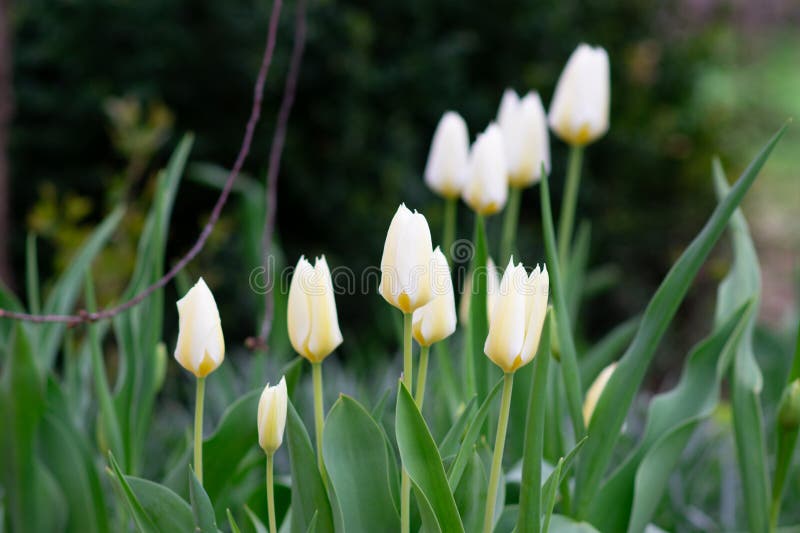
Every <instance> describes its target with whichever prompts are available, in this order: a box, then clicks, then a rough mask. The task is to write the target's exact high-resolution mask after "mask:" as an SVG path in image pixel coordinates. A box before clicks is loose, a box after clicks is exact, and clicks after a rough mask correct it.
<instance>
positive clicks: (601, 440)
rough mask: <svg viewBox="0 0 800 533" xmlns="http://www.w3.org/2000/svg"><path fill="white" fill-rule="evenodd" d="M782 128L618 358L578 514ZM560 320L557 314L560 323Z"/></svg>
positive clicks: (590, 446)
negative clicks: (665, 340) (690, 294)
mask: <svg viewBox="0 0 800 533" xmlns="http://www.w3.org/2000/svg"><path fill="white" fill-rule="evenodd" d="M784 131H785V127H784V128H782V129H781V130H780V131H779V132H778V133H777V134H775V136H774V137H773V138H772V139H771V140H770V142H769V143H767V145H766V146H765V147H764V148H763V149H762V151H761V153H760V154H759V155H758V156H757V157H756V158H755V160H753V162H752V163H751V164H750V166H749V167H748V168H747V169H746V170H745V172H744V173H743V174H742V177H741V178H740V179H739V181H738V182H737V184H736V185H735V186H734V187H733V189H731V191H730V193H729V194H728V195H726V196H725V198H724V199H723V200H722V201H721V202H720V203H719V205H717V208H716V209H715V210H714V213H713V214H712V215H711V217H710V218H709V220H708V222H707V223H706V225H705V226H704V227H703V229H702V230H701V231H700V233H699V234H698V235H697V237H696V238H695V239H694V241H692V243H691V244H690V245H689V247H688V248H687V249H686V250H685V251H684V253H683V254H682V255H681V257H680V258H679V259H678V261H677V262H676V263H675V265H673V267H672V269H671V270H670V271H669V273H668V274H667V276H666V278H664V281H663V282H662V283H661V286H660V287H659V288H658V290H657V291H656V293H655V295H654V296H653V299H652V300H651V301H650V303H649V304H648V306H647V309H646V310H645V312H644V315H643V316H642V322H641V324H640V326H639V330H638V331H637V332H636V336H635V337H634V339H633V342H632V343H631V345H630V347H628V350H627V351H626V352H625V355H623V356H622V358H621V359H620V361H619V363H618V365H617V368H616V370H615V371H614V374H613V375H612V376H611V379H610V380H609V382H608V384H607V385H606V388H605V389H604V391H603V393H602V395H601V396H600V399H599V401H598V404H597V407H596V408H595V411H594V414H593V415H592V419H591V423H590V427H589V435H590V438H589V440H588V441H587V443H586V446H585V450H584V453H583V454H582V456H581V460H580V461H579V462H578V471H577V478H576V501H577V506H578V507H577V509H578V516H585V514H586V512H587V511H588V508H589V505H590V504H591V502H592V500H593V499H594V497H595V495H596V493H597V490H598V488H599V487H600V483H601V481H602V478H603V474H604V473H605V472H606V469H607V467H608V463H609V461H610V460H611V455H612V452H613V450H614V445H615V444H616V442H617V438H618V437H619V434H620V429H621V428H622V424H623V422H624V421H625V416H626V414H627V412H628V408H629V407H630V405H631V402H632V401H633V398H634V396H635V395H636V391H637V390H638V389H639V386H640V385H641V383H642V380H643V379H644V375H645V373H646V371H647V367H648V366H649V363H650V360H651V359H652V357H653V355H654V354H655V351H656V348H657V347H658V344H659V342H660V341H661V337H662V336H663V335H664V332H665V331H666V329H667V327H668V326H669V323H670V322H671V321H672V318H673V317H674V316H675V313H676V312H677V310H678V307H679V306H680V303H681V301H682V300H683V297H684V296H685V295H686V292H687V291H688V290H689V286H690V285H691V283H692V280H693V279H694V277H695V275H696V274H697V272H698V271H699V269H700V267H701V266H702V264H703V263H704V262H705V260H706V258H707V257H708V254H709V253H710V252H711V249H712V247H713V246H714V244H716V242H717V240H718V239H719V237H720V236H721V235H722V232H723V231H724V229H725V226H726V224H727V222H728V219H729V218H730V216H731V215H732V214H733V212H734V210H735V209H736V207H737V206H738V205H739V203H740V202H741V201H742V198H744V195H745V193H746V192H747V190H748V189H749V187H750V185H752V183H753V181H754V180H755V178H756V176H757V174H758V171H759V170H760V169H761V167H762V166H763V165H764V163H765V162H766V160H767V157H768V156H769V154H770V152H771V151H772V149H773V148H774V146H775V144H776V143H777V142H778V140H779V139H780V138H781V137H782V136H783V133H784ZM545 181H546V180H543V183H545ZM551 280H552V275H551ZM560 319H561V317H560V316H559V321H560Z"/></svg>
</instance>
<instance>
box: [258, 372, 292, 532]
mask: <svg viewBox="0 0 800 533" xmlns="http://www.w3.org/2000/svg"><path fill="white" fill-rule="evenodd" d="M288 403H289V395H288V394H287V392H286V378H284V377H281V380H280V382H279V383H278V384H277V385H274V386H272V387H270V386H269V383H268V384H267V386H266V387H264V392H262V393H261V398H260V399H259V401H258V419H257V423H258V444H259V446H261V448H262V449H263V450H264V453H266V454H267V512H268V515H269V530H270V533H276V532H277V531H278V528H277V527H276V524H275V493H274V483H273V479H272V476H273V464H274V455H275V452H276V451H277V450H278V448H280V446H281V443H283V430H284V428H285V427H286V407H287V405H288Z"/></svg>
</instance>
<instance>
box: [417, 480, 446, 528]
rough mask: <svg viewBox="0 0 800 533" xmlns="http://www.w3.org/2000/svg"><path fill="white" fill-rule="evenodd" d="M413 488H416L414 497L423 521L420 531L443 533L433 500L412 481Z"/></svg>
mask: <svg viewBox="0 0 800 533" xmlns="http://www.w3.org/2000/svg"><path fill="white" fill-rule="evenodd" d="M411 488H412V489H413V490H414V499H416V500H417V508H418V509H419V517H420V521H421V522H422V528H421V529H420V531H423V532H424V533H442V528H441V527H439V521H438V520H437V518H436V512H435V511H434V510H433V506H432V505H431V502H429V501H428V498H426V497H425V493H423V492H422V491H421V490H420V489H419V486H418V485H417V484H416V483H414V482H413V481H412V482H411Z"/></svg>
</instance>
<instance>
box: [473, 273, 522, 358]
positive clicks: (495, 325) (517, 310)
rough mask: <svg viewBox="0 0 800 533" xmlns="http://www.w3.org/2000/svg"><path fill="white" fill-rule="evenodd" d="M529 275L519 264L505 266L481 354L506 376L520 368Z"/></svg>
mask: <svg viewBox="0 0 800 533" xmlns="http://www.w3.org/2000/svg"><path fill="white" fill-rule="evenodd" d="M527 285H528V275H527V274H526V272H525V267H523V266H522V263H520V264H518V265H516V266H515V265H514V259H513V258H511V260H510V261H509V262H508V266H507V267H506V271H505V272H504V273H503V279H502V281H501V282H500V291H499V294H498V295H497V300H496V302H495V304H494V310H493V311H492V321H491V323H490V324H489V335H488V336H487V337H486V343H485V344H484V347H483V351H484V352H485V353H486V355H487V356H488V357H489V359H491V360H492V361H493V362H494V363H495V364H496V365H497V366H499V367H500V368H502V369H503V371H505V372H513V371H514V370H516V369H517V368H518V367H519V365H520V364H521V363H520V361H519V358H520V352H521V351H522V345H523V342H524V340H525V319H526V316H525V299H526V293H527V292H529V291H528V289H527Z"/></svg>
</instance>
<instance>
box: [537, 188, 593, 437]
mask: <svg viewBox="0 0 800 533" xmlns="http://www.w3.org/2000/svg"><path fill="white" fill-rule="evenodd" d="M541 202H542V226H543V229H544V247H545V251H546V256H547V267H548V269H547V270H548V272H549V274H550V289H551V291H552V293H553V306H554V307H555V311H556V329H557V330H558V340H559V348H560V350H561V371H562V372H561V374H562V376H563V380H564V387H565V388H566V392H567V407H568V409H569V417H570V420H572V431H573V433H574V434H575V438H576V439H578V438H580V437H583V435H584V433H585V432H586V428H585V427H584V423H583V411H582V410H581V404H582V400H581V376H580V373H579V371H578V355H577V351H576V349H575V339H573V337H572V325H571V324H572V322H571V321H570V318H569V304H568V302H567V297H568V295H567V293H566V290H567V289H566V287H565V285H564V282H563V280H562V279H561V266H560V265H559V263H558V244H557V243H556V236H555V230H554V229H553V213H552V209H551V207H550V185H549V184H548V178H547V174H543V175H542V182H541Z"/></svg>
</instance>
